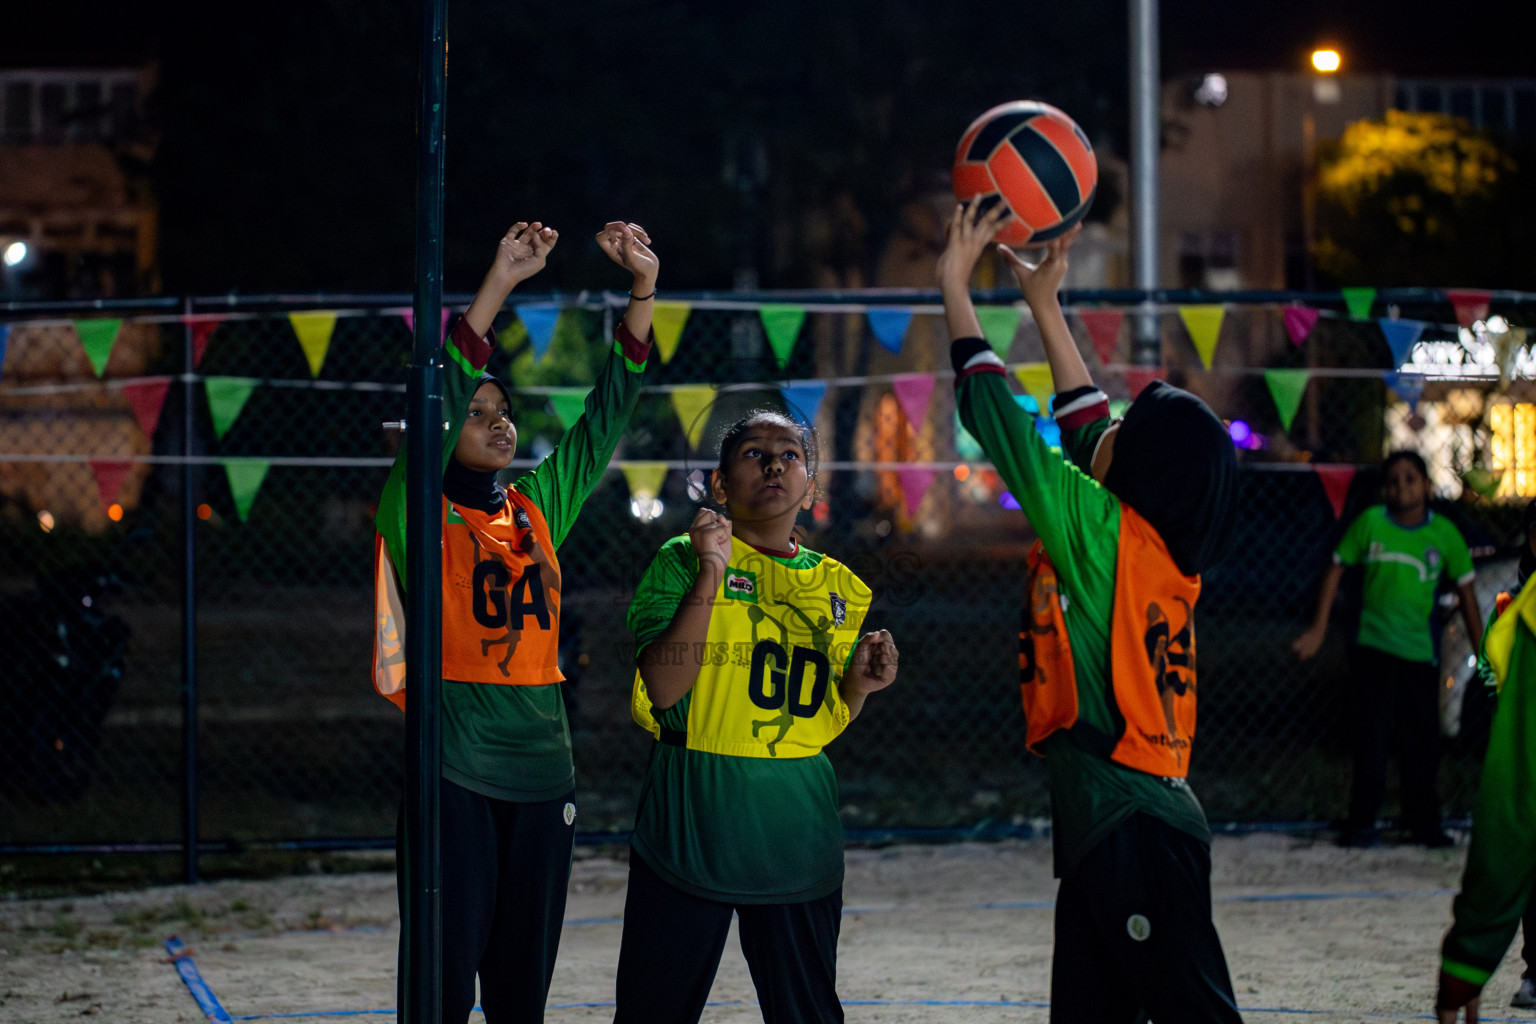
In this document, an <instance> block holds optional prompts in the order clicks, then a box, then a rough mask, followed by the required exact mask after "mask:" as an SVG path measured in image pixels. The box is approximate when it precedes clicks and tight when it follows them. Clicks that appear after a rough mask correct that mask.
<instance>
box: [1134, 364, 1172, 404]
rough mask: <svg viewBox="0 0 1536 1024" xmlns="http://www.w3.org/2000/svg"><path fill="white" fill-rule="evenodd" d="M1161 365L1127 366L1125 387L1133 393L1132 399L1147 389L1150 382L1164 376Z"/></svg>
mask: <svg viewBox="0 0 1536 1024" xmlns="http://www.w3.org/2000/svg"><path fill="white" fill-rule="evenodd" d="M1163 372H1164V371H1163V368H1162V367H1161V366H1127V367H1126V368H1125V387H1126V390H1127V391H1129V392H1130V393H1131V401H1133V402H1134V401H1135V400H1136V397H1137V396H1138V395H1140V394H1141V393H1142V391H1143V390H1145V389H1146V386H1147V385H1148V384H1151V383H1152V382H1153V381H1155V380H1161V379H1162V378H1163Z"/></svg>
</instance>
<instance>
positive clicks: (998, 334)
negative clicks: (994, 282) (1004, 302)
mask: <svg viewBox="0 0 1536 1024" xmlns="http://www.w3.org/2000/svg"><path fill="white" fill-rule="evenodd" d="M1023 316H1024V314H1023V313H1022V312H1021V311H1020V310H1019V307H1017V306H977V307H976V319H977V320H979V321H980V322H981V335H982V337H984V338H986V339H987V344H988V345H991V346H992V351H994V352H996V353H997V354H998V355H999V356H1002V357H1003V358H1004V359H1007V358H1008V349H1009V348H1011V347H1012V346H1013V336H1014V335H1015V334H1017V333H1019V320H1021V319H1022V318H1023Z"/></svg>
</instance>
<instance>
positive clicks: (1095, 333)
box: [1077, 309, 1125, 366]
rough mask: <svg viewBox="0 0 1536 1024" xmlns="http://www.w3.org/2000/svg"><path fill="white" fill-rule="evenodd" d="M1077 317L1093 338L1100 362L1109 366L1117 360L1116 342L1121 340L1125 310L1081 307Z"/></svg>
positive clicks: (1094, 348)
mask: <svg viewBox="0 0 1536 1024" xmlns="http://www.w3.org/2000/svg"><path fill="white" fill-rule="evenodd" d="M1077 318H1078V319H1079V320H1081V321H1082V322H1083V326H1084V327H1085V328H1087V330H1088V337H1089V338H1091V339H1092V340H1093V350H1094V351H1095V352H1097V353H1098V354H1099V362H1100V363H1102V364H1104V365H1105V366H1108V365H1109V364H1110V363H1112V362H1114V361H1115V343H1116V342H1117V341H1119V340H1120V325H1121V324H1122V323H1124V322H1125V312H1124V311H1123V310H1119V309H1079V310H1077Z"/></svg>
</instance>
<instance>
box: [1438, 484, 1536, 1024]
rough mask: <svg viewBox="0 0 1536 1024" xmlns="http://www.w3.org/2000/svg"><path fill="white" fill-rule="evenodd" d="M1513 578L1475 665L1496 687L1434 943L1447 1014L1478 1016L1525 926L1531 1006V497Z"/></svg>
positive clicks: (1522, 990)
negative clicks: (1450, 900) (1439, 937)
mask: <svg viewBox="0 0 1536 1024" xmlns="http://www.w3.org/2000/svg"><path fill="white" fill-rule="evenodd" d="M1521 536H1522V538H1523V540H1524V543H1523V545H1522V547H1521V551H1520V567H1519V570H1518V574H1517V577H1516V580H1515V586H1514V588H1513V589H1511V590H1510V591H1509V592H1508V593H1505V594H1500V595H1499V597H1498V600H1497V601H1496V602H1495V606H1494V613H1493V616H1492V617H1491V618H1490V619H1489V623H1488V629H1487V630H1486V631H1485V632H1484V634H1483V650H1482V653H1481V656H1480V658H1479V665H1478V667H1479V670H1480V671H1481V672H1482V673H1483V674H1485V676H1486V678H1487V680H1488V682H1489V684H1490V685H1492V686H1494V687H1496V688H1497V689H1498V691H1499V697H1498V707H1497V709H1496V710H1495V711H1494V715H1493V726H1492V728H1491V729H1490V731H1489V735H1488V752H1487V754H1486V755H1484V758H1483V774H1482V780H1481V782H1480V783H1479V784H1478V791H1477V805H1476V806H1475V807H1474V808H1473V812H1472V844H1471V848H1470V849H1468V851H1467V865H1466V868H1465V869H1464V871H1463V872H1462V876H1461V892H1460V894H1458V895H1457V897H1456V901H1455V903H1454V904H1453V906H1452V910H1453V912H1454V914H1455V923H1454V924H1452V925H1451V930H1450V932H1449V933H1448V934H1447V935H1446V937H1445V943H1444V945H1443V946H1442V947H1441V959H1440V986H1439V992H1438V995H1437V997H1436V1000H1435V1008H1436V1010H1437V1011H1438V1012H1439V1014H1440V1020H1441V1021H1442V1022H1444V1024H1451V1022H1452V1021H1454V1020H1455V1019H1456V1013H1457V1011H1458V1009H1459V1008H1460V1007H1462V1006H1466V1007H1467V1020H1469V1021H1474V1020H1476V1019H1477V1012H1478V1002H1479V997H1480V996H1481V994H1482V990H1483V986H1484V985H1485V984H1486V983H1487V981H1488V978H1489V977H1490V976H1491V975H1492V974H1493V972H1494V970H1496V969H1497V968H1498V966H1499V964H1500V962H1502V961H1503V959H1504V951H1505V950H1507V949H1508V948H1509V944H1510V942H1511V941H1512V940H1513V939H1514V937H1515V929H1516V928H1517V927H1522V928H1524V930H1525V949H1524V950H1523V951H1522V954H1523V956H1524V959H1525V965H1526V966H1525V976H1524V977H1522V978H1521V979H1520V987H1519V988H1518V989H1517V990H1516V991H1515V995H1514V998H1513V999H1511V1000H1510V1005H1511V1006H1517V1007H1521V1008H1524V1009H1530V1008H1531V1007H1536V935H1533V934H1532V932H1533V928H1536V900H1533V897H1536V753H1533V752H1536V587H1533V586H1532V585H1531V582H1530V580H1531V576H1532V574H1533V573H1536V501H1532V502H1531V503H1530V504H1529V505H1527V506H1526V508H1525V519H1524V522H1523V523H1522V524H1521Z"/></svg>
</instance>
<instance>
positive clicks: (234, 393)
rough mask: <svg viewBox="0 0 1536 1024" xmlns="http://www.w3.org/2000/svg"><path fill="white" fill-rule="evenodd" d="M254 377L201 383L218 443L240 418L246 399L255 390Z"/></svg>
mask: <svg viewBox="0 0 1536 1024" xmlns="http://www.w3.org/2000/svg"><path fill="white" fill-rule="evenodd" d="M257 383H258V381H257V380H256V378H255V377H209V378H207V379H206V380H204V381H203V390H204V391H205V392H206V393H207V395H208V415H209V416H210V417H212V419H213V433H214V436H216V437H217V438H218V439H219V440H220V441H222V440H224V435H225V434H227V433H229V428H230V427H232V426H234V425H235V420H237V419H239V418H240V410H241V409H244V408H245V402H246V399H248V398H250V397H251V392H252V391H255V390H256V385H257Z"/></svg>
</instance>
